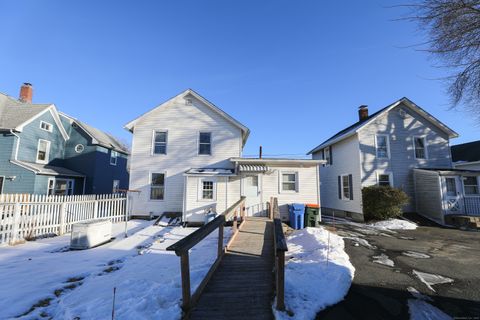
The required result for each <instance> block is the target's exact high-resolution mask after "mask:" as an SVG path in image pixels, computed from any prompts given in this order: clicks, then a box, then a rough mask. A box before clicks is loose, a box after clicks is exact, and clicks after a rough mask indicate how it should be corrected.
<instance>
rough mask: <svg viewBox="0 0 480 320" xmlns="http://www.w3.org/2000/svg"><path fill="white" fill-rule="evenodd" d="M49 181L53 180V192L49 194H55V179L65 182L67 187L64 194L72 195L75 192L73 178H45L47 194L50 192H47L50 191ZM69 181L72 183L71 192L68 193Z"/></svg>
mask: <svg viewBox="0 0 480 320" xmlns="http://www.w3.org/2000/svg"><path fill="white" fill-rule="evenodd" d="M50 181H53V189H52V190H53V192H52V194H51V195H55V187H56V184H57V181H65V182H66V183H67V189H66V192H67V194H66V195H73V194H75V179H66V178H48V180H47V195H50V194H49V193H50ZM69 182H71V183H72V185H71V191H72V192H71V193H70V194H69V193H68V190H69V188H68V184H69Z"/></svg>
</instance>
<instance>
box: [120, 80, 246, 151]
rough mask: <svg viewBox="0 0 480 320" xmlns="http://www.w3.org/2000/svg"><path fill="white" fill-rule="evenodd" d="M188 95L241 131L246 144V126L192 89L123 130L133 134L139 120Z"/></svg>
mask: <svg viewBox="0 0 480 320" xmlns="http://www.w3.org/2000/svg"><path fill="white" fill-rule="evenodd" d="M188 95H192V96H193V97H195V98H196V99H198V100H200V101H201V102H203V103H204V104H205V105H206V106H207V107H209V108H210V109H211V110H212V111H214V112H215V113H217V114H219V115H220V116H222V117H223V118H225V120H227V121H228V122H230V123H231V124H233V125H234V126H236V127H237V128H239V129H240V130H241V131H242V142H243V143H242V145H245V143H246V142H247V139H248V136H249V134H250V129H248V128H247V127H246V126H244V125H243V124H242V123H240V122H239V121H237V120H236V119H234V118H233V117H232V116H230V115H229V114H227V113H226V112H225V111H223V110H222V109H220V108H219V107H217V106H216V105H214V104H213V103H211V102H210V101H208V100H207V99H205V98H204V97H202V96H201V95H199V94H198V93H196V92H195V91H193V90H192V89H187V90H185V91H183V92H182V93H180V94H178V95H176V96H175V97H173V98H171V99H169V100H167V101H165V102H163V103H162V104H160V105H159V106H157V107H155V108H153V109H151V110H150V111H147V112H146V113H144V114H142V115H141V116H139V117H137V118H136V119H134V120H132V121H130V122H129V123H127V124H126V125H125V126H124V128H125V129H127V130H128V131H130V132H133V128H134V127H135V124H136V123H137V122H138V121H140V120H141V119H143V118H144V117H147V116H148V115H149V114H150V113H151V112H153V111H155V110H157V109H159V108H165V107H166V106H167V105H168V104H169V103H170V102H171V101H173V100H175V99H177V98H180V97H186V96H188Z"/></svg>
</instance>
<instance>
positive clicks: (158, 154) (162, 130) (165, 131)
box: [150, 129, 168, 156]
mask: <svg viewBox="0 0 480 320" xmlns="http://www.w3.org/2000/svg"><path fill="white" fill-rule="evenodd" d="M157 132H162V133H165V153H155V134H156V133H157ZM150 154H151V155H152V156H166V155H167V154H168V130H164V129H158V130H153V131H152V147H151V151H150Z"/></svg>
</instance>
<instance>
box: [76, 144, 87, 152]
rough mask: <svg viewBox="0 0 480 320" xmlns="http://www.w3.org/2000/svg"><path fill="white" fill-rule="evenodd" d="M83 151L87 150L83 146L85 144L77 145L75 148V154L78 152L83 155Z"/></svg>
mask: <svg viewBox="0 0 480 320" xmlns="http://www.w3.org/2000/svg"><path fill="white" fill-rule="evenodd" d="M83 150H85V147H84V146H83V144H77V145H76V146H75V152H76V153H82V152H83Z"/></svg>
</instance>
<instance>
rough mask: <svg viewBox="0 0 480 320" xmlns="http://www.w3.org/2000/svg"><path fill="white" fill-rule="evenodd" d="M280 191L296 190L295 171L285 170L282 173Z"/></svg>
mask: <svg viewBox="0 0 480 320" xmlns="http://www.w3.org/2000/svg"><path fill="white" fill-rule="evenodd" d="M281 186H282V189H281V190H282V192H297V173H296V172H286V173H282V181H281Z"/></svg>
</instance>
